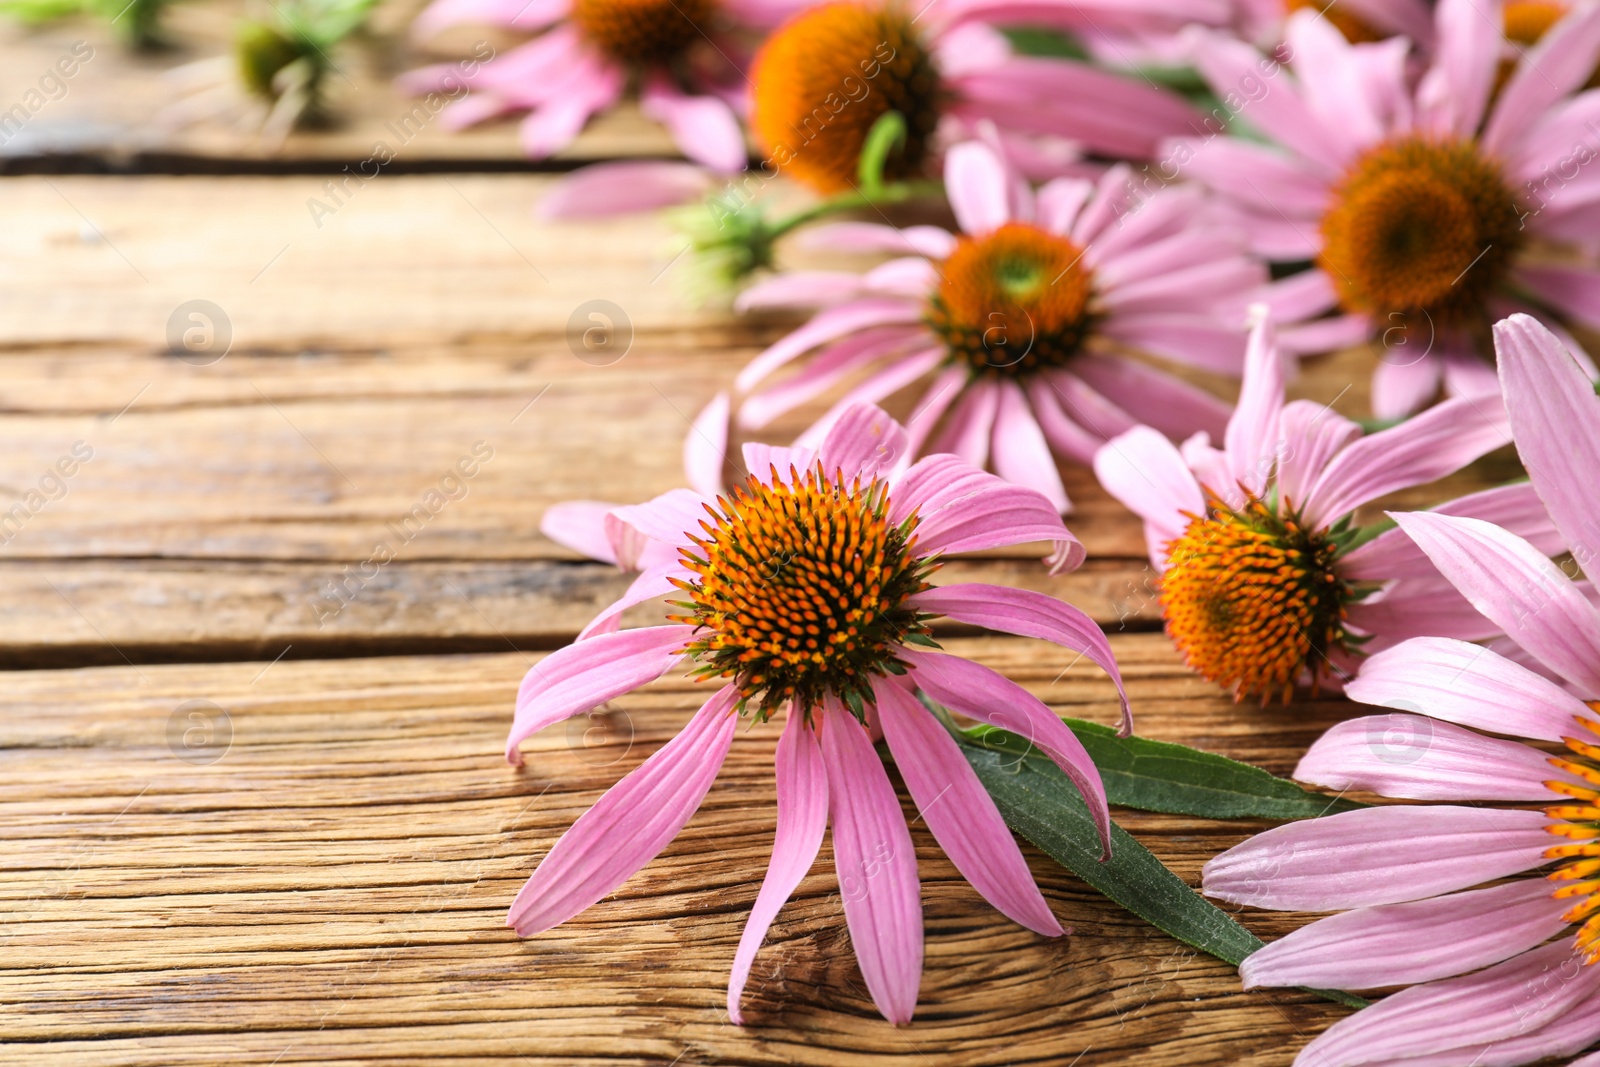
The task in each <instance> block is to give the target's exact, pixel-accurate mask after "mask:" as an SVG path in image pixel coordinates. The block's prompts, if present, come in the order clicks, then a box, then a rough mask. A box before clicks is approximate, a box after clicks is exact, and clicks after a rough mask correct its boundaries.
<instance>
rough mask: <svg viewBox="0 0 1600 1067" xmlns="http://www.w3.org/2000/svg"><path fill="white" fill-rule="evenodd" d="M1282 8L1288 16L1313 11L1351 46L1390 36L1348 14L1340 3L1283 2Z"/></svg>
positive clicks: (1318, 0) (1324, 1)
mask: <svg viewBox="0 0 1600 1067" xmlns="http://www.w3.org/2000/svg"><path fill="white" fill-rule="evenodd" d="M1283 8H1284V13H1285V14H1288V15H1292V14H1294V13H1295V12H1296V11H1315V12H1316V13H1317V14H1319V15H1320V16H1322V17H1323V18H1325V19H1327V20H1328V24H1329V25H1331V26H1332V27H1333V28H1334V29H1336V30H1338V31H1339V32H1340V33H1342V34H1343V35H1344V39H1345V40H1347V41H1349V42H1350V43H1351V44H1370V43H1372V42H1373V41H1381V40H1383V39H1384V38H1386V37H1389V36H1391V34H1388V33H1385V32H1384V31H1382V30H1380V29H1377V28H1376V27H1374V26H1372V25H1371V24H1369V23H1366V22H1363V21H1362V20H1361V19H1360V18H1359V17H1357V16H1355V15H1352V14H1350V12H1348V11H1346V10H1345V5H1344V4H1341V3H1337V2H1332V3H1330V2H1329V0H1284V4H1283Z"/></svg>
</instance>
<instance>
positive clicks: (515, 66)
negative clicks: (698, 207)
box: [400, 0, 748, 184]
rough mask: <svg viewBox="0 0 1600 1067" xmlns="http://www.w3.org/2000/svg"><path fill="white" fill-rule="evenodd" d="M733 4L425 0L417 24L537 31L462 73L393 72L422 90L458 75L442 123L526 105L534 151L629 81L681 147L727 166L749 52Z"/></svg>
mask: <svg viewBox="0 0 1600 1067" xmlns="http://www.w3.org/2000/svg"><path fill="white" fill-rule="evenodd" d="M740 9H741V5H740V4H738V3H733V4H729V3H719V2H717V0H434V2H433V3H432V4H430V5H429V6H428V8H427V9H426V10H424V11H423V12H422V14H421V15H419V16H418V17H417V21H416V23H415V24H414V26H413V32H414V33H416V34H417V35H427V34H431V33H435V32H437V31H439V30H441V29H443V28H445V27H446V26H450V25H454V24H456V23H461V22H479V23H488V24H492V25H500V26H505V27H508V28H510V29H516V30H529V31H534V32H538V33H539V36H538V37H536V38H535V39H534V40H532V41H529V42H528V43H526V44H524V45H520V46H519V47H517V48H514V49H512V50H511V51H509V52H507V53H505V54H504V55H502V56H498V57H496V58H494V59H492V60H490V61H489V62H487V63H485V64H483V66H482V67H481V68H479V69H478V70H476V71H474V72H473V73H472V74H471V75H470V76H468V77H465V78H463V77H462V75H461V73H460V69H459V67H458V65H457V64H454V63H447V64H441V65H438V66H433V67H426V68H423V69H421V70H416V71H412V72H411V73H409V74H406V75H404V76H403V77H402V78H401V79H400V84H401V86H402V87H403V88H405V89H407V90H408V91H411V92H414V93H419V94H420V93H429V92H437V91H439V90H441V89H443V90H450V91H452V92H454V91H455V90H457V89H458V88H459V86H460V84H461V83H462V82H465V83H466V85H467V86H468V87H470V88H471V89H472V93H471V95H470V96H468V97H467V98H466V99H464V100H461V101H459V102H457V103H454V104H451V105H450V106H449V107H448V108H446V109H445V110H444V111H443V112H442V113H441V116H440V121H441V123H443V124H444V125H445V126H446V127H447V128H452V129H457V128H460V127H462V126H469V125H471V124H472V123H475V122H481V121H483V120H484V119H488V118H493V117H495V116H497V115H503V114H506V113H508V112H513V111H528V112H529V115H528V117H527V119H525V120H524V122H523V124H522V146H523V149H524V150H525V151H526V152H527V153H528V155H530V156H533V157H534V158H542V157H544V156H548V155H550V154H552V153H554V152H558V151H560V150H561V149H562V148H564V147H566V146H567V144H569V143H570V142H571V141H572V139H573V138H574V137H576V136H577V135H578V133H579V132H580V131H582V129H583V127H584V125H585V124H587V123H588V121H589V118H590V116H592V115H594V114H595V113H596V112H599V111H604V110H605V109H607V108H609V107H611V106H612V105H613V104H615V103H616V102H617V101H618V100H620V99H621V98H622V96H623V94H624V92H625V91H626V90H627V89H628V88H629V84H630V82H633V83H636V84H637V85H638V88H639V102H640V107H641V109H642V110H643V111H644V113H645V114H646V115H648V116H650V117H651V118H654V119H656V120H657V121H659V122H660V123H662V124H663V125H664V126H666V127H667V129H668V131H670V132H671V134H672V136H673V139H674V140H675V141H676V142H677V144H678V147H679V148H680V149H681V150H682V151H683V154H684V155H686V156H688V157H689V158H690V159H693V160H695V161H697V162H700V163H703V164H705V165H706V166H708V167H710V168H712V169H713V170H717V171H722V172H731V171H736V170H740V169H742V168H743V167H744V165H745V147H744V132H743V130H742V129H741V127H740V124H739V119H738V117H737V111H738V109H741V108H742V106H743V105H742V100H743V94H744V75H743V67H744V65H745V63H746V60H747V58H748V57H747V50H746V49H745V47H744V46H743V45H742V44H741V43H740V42H739V40H738V39H737V37H736V36H734V35H733V34H731V33H730V32H729V31H731V30H733V29H735V28H737V26H738V24H739V21H740V20H739V15H740V13H741V10H740ZM677 180H678V182H679V183H680V184H681V183H682V181H683V179H682V178H678V179H677Z"/></svg>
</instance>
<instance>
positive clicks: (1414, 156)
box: [1318, 135, 1523, 331]
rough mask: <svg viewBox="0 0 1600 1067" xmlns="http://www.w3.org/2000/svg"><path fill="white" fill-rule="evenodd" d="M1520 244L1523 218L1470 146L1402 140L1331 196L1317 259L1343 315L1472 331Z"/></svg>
mask: <svg viewBox="0 0 1600 1067" xmlns="http://www.w3.org/2000/svg"><path fill="white" fill-rule="evenodd" d="M1522 245H1523V234H1522V212H1521V210H1520V208H1519V205H1518V200H1517V197H1516V194H1515V193H1514V192H1513V191H1512V189H1511V187H1510V185H1509V184H1507V182H1506V179H1505V175H1504V173H1503V171H1502V170H1501V168H1500V165H1499V164H1498V163H1496V162H1495V161H1494V160H1492V159H1490V158H1488V157H1487V156H1485V155H1484V154H1483V153H1482V152H1481V151H1480V150H1479V148H1478V146H1477V144H1476V143H1475V142H1472V141H1469V140H1438V139H1430V138H1426V137H1417V136H1410V135H1408V136H1405V137H1401V138H1398V139H1395V140H1391V141H1388V142H1385V143H1383V144H1380V145H1378V146H1377V147H1375V148H1372V149H1370V150H1369V151H1367V152H1366V153H1365V154H1364V155H1362V156H1361V157H1360V158H1359V159H1358V160H1357V161H1356V162H1355V164H1354V165H1353V166H1352V167H1351V168H1350V170H1349V171H1348V172H1347V173H1346V174H1345V175H1344V177H1343V178H1342V179H1341V181H1340V183H1339V185H1338V186H1337V188H1336V189H1335V190H1334V194H1333V206H1332V207H1331V208H1329V210H1328V212H1327V214H1325V215H1324V216H1323V218H1322V253H1321V255H1320V256H1318V263H1320V264H1321V266H1322V267H1323V269H1324V270H1326V271H1327V273H1328V276H1329V277H1330V278H1332V279H1333V284H1334V288H1335V290H1336V291H1337V292H1338V294H1339V299H1340V302H1341V304H1342V305H1343V306H1344V308H1345V310H1346V311H1352V312H1358V313H1362V314H1367V315H1371V316H1373V317H1374V318H1375V319H1377V320H1378V321H1380V322H1382V323H1384V324H1385V327H1386V328H1387V327H1396V328H1416V329H1421V330H1423V331H1427V330H1430V329H1441V328H1444V329H1455V328H1467V329H1472V328H1479V329H1487V327H1488V324H1489V310H1488V301H1489V297H1490V296H1491V295H1492V294H1493V293H1494V292H1495V290H1496V289H1498V288H1499V287H1500V286H1501V284H1502V283H1503V282H1504V281H1505V279H1506V276H1507V274H1508V273H1509V271H1510V268H1511V264H1512V262H1513V261H1514V260H1515V258H1516V255H1517V252H1518V251H1519V250H1520V249H1521V247H1522Z"/></svg>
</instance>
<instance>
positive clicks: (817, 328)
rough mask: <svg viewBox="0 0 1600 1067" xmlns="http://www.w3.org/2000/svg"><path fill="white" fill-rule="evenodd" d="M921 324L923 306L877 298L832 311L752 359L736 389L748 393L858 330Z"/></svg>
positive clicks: (833, 308) (912, 302) (840, 306)
mask: <svg viewBox="0 0 1600 1067" xmlns="http://www.w3.org/2000/svg"><path fill="white" fill-rule="evenodd" d="M921 321H922V306H921V304H920V303H918V302H916V301H912V300H900V299H891V298H884V297H877V298H873V299H869V300H854V301H851V302H850V303H848V304H840V305H839V306H838V307H831V308H828V309H827V310H825V311H820V312H818V313H817V314H816V315H815V316H813V317H812V319H811V320H810V321H809V322H807V323H806V324H805V325H804V326H802V327H800V328H799V329H798V330H796V331H794V332H793V333H791V334H789V335H787V336H786V337H784V338H783V339H781V340H779V341H778V342H776V343H775V344H773V345H772V346H771V347H770V348H768V349H767V350H766V351H764V352H762V353H761V354H760V355H759V356H757V357H756V358H755V359H752V360H751V361H750V362H749V363H748V364H746V365H745V368H744V370H742V371H740V372H739V376H738V377H737V378H735V379H734V385H735V387H736V388H738V389H739V391H740V392H745V393H748V392H749V391H750V390H752V389H754V388H755V387H756V385H757V384H758V383H759V382H760V381H761V380H762V379H763V378H765V377H766V376H767V375H769V374H771V373H772V372H773V371H775V370H777V369H778V368H779V367H782V366H783V365H785V364H786V363H788V362H790V361H791V360H793V359H794V358H796V357H797V356H800V355H802V354H804V353H805V352H807V351H809V350H810V349H812V348H815V347H816V346H817V345H820V344H825V343H827V342H829V341H833V340H836V339H837V338H840V337H844V336H845V335H846V334H851V333H855V332H856V331H857V330H865V329H868V328H870V327H873V326H885V325H890V324H911V323H917V322H921Z"/></svg>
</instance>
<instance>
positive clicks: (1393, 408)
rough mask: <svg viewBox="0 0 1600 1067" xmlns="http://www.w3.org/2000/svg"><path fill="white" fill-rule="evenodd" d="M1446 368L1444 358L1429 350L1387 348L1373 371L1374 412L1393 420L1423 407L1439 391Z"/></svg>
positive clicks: (1414, 412) (1376, 414) (1383, 417)
mask: <svg viewBox="0 0 1600 1067" xmlns="http://www.w3.org/2000/svg"><path fill="white" fill-rule="evenodd" d="M1443 369H1444V363H1443V361H1442V360H1439V359H1436V358H1434V357H1433V356H1431V355H1430V354H1428V353H1426V352H1423V353H1419V354H1416V355H1412V354H1411V353H1409V352H1406V351H1403V350H1402V351H1400V352H1393V351H1386V352H1384V353H1383V354H1382V355H1381V356H1379V357H1378V366H1377V369H1376V370H1374V371H1373V373H1372V413H1373V415H1375V416H1377V417H1378V418H1380V419H1384V420H1393V419H1404V418H1409V417H1410V416H1412V415H1414V414H1416V413H1417V412H1418V411H1421V410H1422V409H1423V408H1424V407H1426V406H1427V405H1428V403H1429V402H1430V401H1432V400H1433V398H1434V397H1435V396H1436V395H1437V394H1438V392H1439V375H1440V372H1441V371H1442V370H1443Z"/></svg>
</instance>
